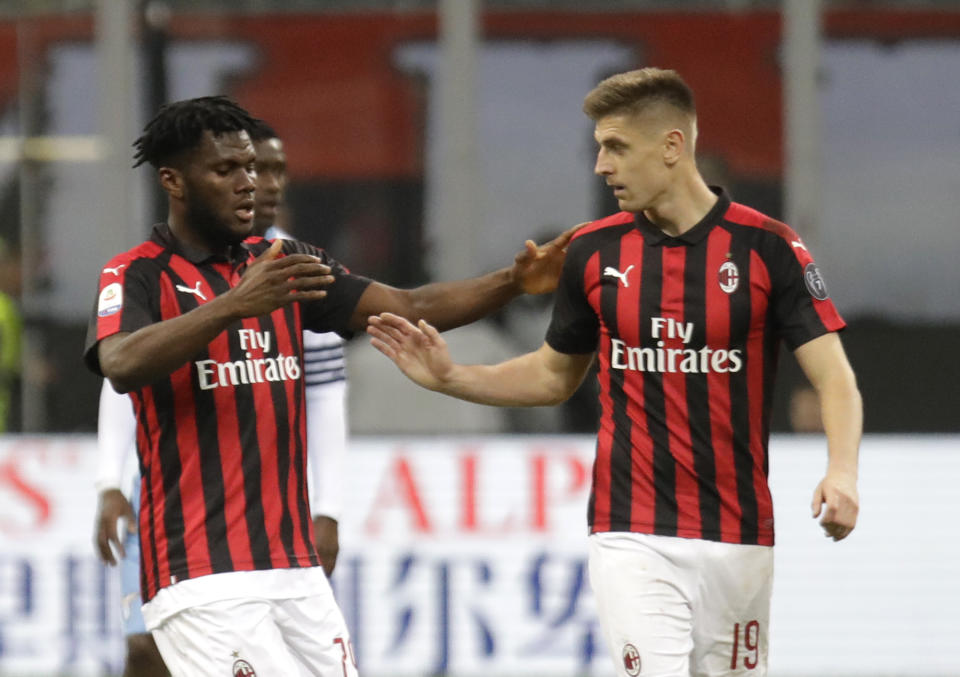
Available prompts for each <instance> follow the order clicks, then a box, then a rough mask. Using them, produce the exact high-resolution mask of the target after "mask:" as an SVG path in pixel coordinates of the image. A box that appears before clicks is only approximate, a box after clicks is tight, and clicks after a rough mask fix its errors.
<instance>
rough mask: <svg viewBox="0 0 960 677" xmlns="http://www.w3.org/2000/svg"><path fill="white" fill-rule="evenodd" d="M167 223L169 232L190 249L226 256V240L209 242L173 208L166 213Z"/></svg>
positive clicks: (228, 250) (227, 248)
mask: <svg viewBox="0 0 960 677" xmlns="http://www.w3.org/2000/svg"><path fill="white" fill-rule="evenodd" d="M167 225H168V226H169V227H170V232H171V233H172V234H173V236H174V237H175V238H176V239H177V240H178V241H179V242H181V243H182V244H185V245H187V246H188V247H190V248H191V249H195V250H197V251H200V252H206V253H207V254H210V255H213V256H218V255H219V256H227V255H228V254H229V252H230V244H229V243H226V242H210V241H209V240H208V238H205V237H203V235H202V234H201V233H200V231H199V230H198V229H196V228H194V227H192V226H191V225H189V224H188V223H187V219H186V218H185V217H183V216H181V215H179V214H176V213H174V211H173V210H171V211H170V213H169V214H168V215H167Z"/></svg>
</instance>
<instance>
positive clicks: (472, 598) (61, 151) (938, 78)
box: [0, 0, 960, 677]
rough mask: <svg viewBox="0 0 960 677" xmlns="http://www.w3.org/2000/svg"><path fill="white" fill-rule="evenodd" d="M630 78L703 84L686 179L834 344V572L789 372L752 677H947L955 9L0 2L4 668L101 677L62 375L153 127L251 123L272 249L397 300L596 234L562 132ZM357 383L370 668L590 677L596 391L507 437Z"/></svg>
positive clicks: (520, 319) (532, 335)
mask: <svg viewBox="0 0 960 677" xmlns="http://www.w3.org/2000/svg"><path fill="white" fill-rule="evenodd" d="M643 65H657V66H662V67H672V68H676V69H678V70H679V71H680V72H681V73H682V74H683V75H684V77H685V78H686V79H687V81H688V82H689V83H690V84H691V85H692V87H693V89H694V91H695V92H696V93H697V97H698V106H699V112H700V130H701V137H700V139H701V140H700V143H699V154H700V157H701V163H702V170H703V172H704V174H705V175H706V176H707V177H708V179H710V180H711V181H712V182H714V183H719V184H722V185H725V186H727V187H728V188H729V190H730V192H731V193H732V195H733V197H734V199H736V200H738V201H741V202H745V203H747V204H750V205H753V206H755V207H757V208H759V209H761V210H762V211H765V212H767V213H768V214H771V215H773V216H776V217H778V218H781V219H783V220H786V221H787V222H788V223H790V224H791V225H792V226H794V228H795V229H796V230H797V231H798V232H799V233H800V234H801V235H802V236H803V238H804V240H805V242H806V243H807V244H808V246H809V247H810V249H811V250H812V251H813V253H814V255H815V256H816V257H817V260H818V263H819V264H820V266H821V268H822V269H823V270H824V271H825V275H826V278H827V281H828V283H829V284H830V288H831V291H832V293H833V296H834V298H835V300H836V303H837V305H838V307H839V308H840V311H841V312H842V313H843V314H844V316H845V318H846V319H847V320H848V322H849V324H850V326H849V328H848V329H847V331H846V332H845V333H844V341H845V345H846V348H847V351H848V353H849V355H850V359H851V362H852V363H853V365H854V368H855V369H856V371H857V375H858V378H859V381H860V385H861V390H862V392H863V395H864V400H865V407H866V410H865V427H866V432H867V433H868V436H867V438H866V440H865V443H864V447H863V459H864V460H863V463H864V474H863V479H862V487H861V490H862V492H863V510H864V515H863V523H862V525H861V530H860V531H858V532H857V534H856V535H855V537H854V538H853V539H851V540H850V542H848V543H844V544H842V545H840V546H836V547H834V548H829V547H824V545H823V544H821V543H820V542H819V541H811V540H810V538H812V537H813V536H816V535H817V534H816V533H815V531H816V530H815V528H814V525H813V524H811V523H808V522H809V520H808V519H806V518H804V517H803V516H802V514H798V515H797V516H794V513H795V512H796V511H797V510H800V512H801V513H802V510H804V509H806V505H807V501H808V498H807V495H808V493H809V491H810V490H812V488H813V485H814V483H815V481H816V477H815V475H816V472H817V471H818V468H820V467H821V466H822V461H823V450H822V445H820V443H819V440H818V439H817V438H816V437H815V436H814V435H810V433H814V432H815V431H816V428H817V421H816V419H815V417H813V418H811V416H810V412H809V409H808V407H807V400H806V396H805V395H806V393H805V384H804V383H803V380H802V376H801V375H800V373H799V370H798V369H797V367H796V365H795V363H794V362H793V360H792V358H790V357H789V356H788V355H787V356H785V357H784V368H783V370H782V371H781V378H780V381H779V383H778V390H779V396H778V397H777V407H776V411H775V418H774V432H775V440H774V443H773V446H772V459H771V467H772V475H773V479H774V492H775V498H776V499H777V501H778V505H780V504H781V503H782V504H783V506H784V508H783V510H781V511H779V512H778V520H779V521H780V526H779V527H778V528H779V533H780V547H779V549H778V555H777V557H778V559H777V568H778V574H777V579H776V583H775V600H774V617H773V637H772V639H771V641H772V644H773V656H772V662H771V668H772V670H771V674H772V675H773V676H774V677H788V676H791V675H793V676H796V677H800V676H807V675H809V676H813V675H818V676H820V675H837V676H840V675H865V676H866V675H870V676H879V675H891V676H892V675H901V676H908V675H909V676H914V675H916V676H920V675H925V676H926V675H930V676H933V675H936V676H939V677H946V676H948V675H950V676H954V677H955V676H956V675H960V640H958V638H960V621H958V620H957V614H956V608H957V606H958V605H960V583H958V582H957V581H958V579H960V576H958V574H960V549H958V548H957V546H956V544H955V541H956V533H957V527H956V520H957V518H960V499H958V497H957V494H956V492H955V486H956V483H957V480H958V477H960V461H958V459H960V385H958V384H960V359H958V357H957V354H958V346H960V302H958V300H957V298H958V293H960V266H958V263H957V259H958V257H960V220H958V219H960V217H958V215H960V122H958V121H960V86H958V84H957V83H958V73H960V1H958V0H940V1H936V2H935V1H932V0H899V1H894V0H890V1H885V0H860V1H857V0H846V1H843V0H782V1H781V0H713V1H709V0H674V1H672V2H667V1H658V0H645V1H641V0H432V1H428V0H164V1H161V0H150V1H137V0H129V1H127V0H97V1H93V0H0V388H2V392H0V408H3V409H5V410H6V411H5V415H6V416H5V418H6V420H5V430H6V433H5V434H4V435H2V436H0V674H2V675H37V676H40V675H43V676H45V675H108V674H112V672H111V671H113V670H115V669H116V667H117V664H118V655H119V643H118V641H117V639H116V630H115V628H116V627H117V617H116V614H117V612H116V610H115V609H114V608H113V607H114V606H115V605H113V597H112V596H111V595H113V593H114V587H115V581H114V580H113V577H112V574H105V573H104V572H103V571H102V568H101V567H100V566H99V565H98V564H97V563H96V562H95V560H94V558H93V552H92V547H90V545H89V541H90V539H89V537H88V535H89V532H90V529H91V519H92V512H93V507H94V506H93V502H94V491H93V487H92V481H91V479H90V474H91V472H92V467H93V464H92V454H93V445H92V433H93V431H94V429H95V423H96V406H97V394H98V391H99V386H100V384H99V381H98V380H97V379H96V378H94V377H93V376H92V375H91V374H90V373H88V372H87V371H86V369H84V368H83V366H82V364H81V362H80V353H81V351H82V345H83V340H84V335H85V332H86V323H87V318H88V314H89V311H90V309H91V304H92V302H93V293H94V287H95V284H96V279H97V272H98V271H99V269H100V267H101V266H102V264H103V262H104V261H106V260H107V259H108V258H109V257H110V255H111V254H113V253H115V252H117V251H121V250H123V249H126V248H129V247H130V246H133V245H134V244H136V243H137V242H139V241H141V240H142V239H143V238H144V237H145V235H146V234H147V232H148V229H149V225H150V224H151V223H153V222H155V221H157V220H161V219H162V218H164V216H165V209H164V208H163V207H162V199H161V198H160V196H159V195H157V193H156V190H155V188H154V186H153V176H152V174H151V173H150V172H149V171H147V170H144V169H140V170H136V171H134V170H131V169H130V165H131V149H130V143H131V142H132V140H133V139H134V138H135V137H136V136H137V134H138V132H139V130H140V129H141V127H142V125H143V123H144V122H145V120H147V119H148V118H149V116H150V115H152V112H153V111H155V110H156V108H157V107H158V106H159V104H160V103H162V102H164V101H169V100H175V99H181V98H186V97H190V96H199V95H203V94H210V93H225V94H229V95H231V96H232V97H234V98H235V99H237V100H238V101H239V102H240V103H241V104H242V105H244V106H245V107H247V108H249V109H250V110H251V111H252V112H254V113H255V114H256V115H258V116H259V117H262V118H264V119H266V120H267V121H269V122H270V123H271V124H272V125H273V126H274V127H275V128H276V129H277V130H278V132H279V133H280V135H281V136H282V137H283V138H284V140H285V142H286V147H287V154H288V159H289V177H290V187H289V203H290V213H291V223H292V229H293V230H294V232H295V233H296V234H297V235H298V236H299V237H301V238H302V239H304V240H307V241H311V242H315V243H317V244H320V245H322V246H325V247H326V248H327V249H328V250H329V251H331V253H332V254H333V255H334V256H335V257H336V258H338V259H339V260H341V261H343V262H344V263H346V264H347V265H348V266H349V267H350V268H351V269H352V270H354V271H356V272H359V273H362V274H366V275H370V276H373V277H376V278H378V279H380V280H382V281H385V282H389V283H392V284H395V285H398V286H405V285H413V284H417V283H420V282H423V281H426V280H430V279H447V278H453V277H463V276H468V275H473V274H477V273H480V272H483V271H485V270H489V269H492V268H495V267H499V266H501V265H505V264H506V263H507V262H509V261H510V260H511V259H512V256H513V254H514V252H515V251H517V250H518V249H519V248H520V247H521V246H522V243H523V240H524V239H526V238H528V237H532V238H535V239H538V240H542V239H544V238H546V237H548V236H550V235H552V234H554V233H556V232H558V231H559V230H561V229H562V228H564V227H566V226H568V225H570V224H573V223H577V222H580V221H585V220H588V219H592V218H597V217H600V216H602V215H605V214H608V213H611V212H613V211H615V210H616V206H615V203H613V202H612V200H611V197H610V195H609V192H608V190H607V189H606V187H605V186H604V185H603V183H602V181H600V180H598V179H596V178H595V177H594V176H593V174H592V167H593V140H592V124H591V123H590V121H589V120H587V118H586V117H585V116H584V115H583V114H582V113H581V111H580V105H581V101H582V98H583V95H584V94H585V93H586V92H587V91H588V90H589V89H590V88H591V87H592V86H593V84H595V82H596V81H598V80H599V79H600V78H602V77H604V76H606V75H608V74H611V73H613V72H617V71H620V70H626V69H630V68H635V67H640V66H643ZM548 318H549V300H548V299H547V300H537V299H520V300H518V301H516V302H514V303H513V304H512V305H511V306H510V307H509V308H507V309H506V310H505V311H503V312H502V313H500V314H499V315H497V316H496V317H493V318H491V319H490V320H488V321H485V322H482V323H478V324H477V325H474V326H472V327H470V328H465V329H462V330H458V331H457V332H454V333H453V334H452V335H451V344H452V345H453V349H454V352H455V354H456V355H457V356H458V357H461V358H463V359H465V360H470V361H491V360H498V359H501V358H503V357H505V356H507V355H513V354H516V353H517V352H520V351H525V350H530V349H533V348H535V347H536V346H537V345H539V343H540V341H541V340H542V337H543V331H544V329H545V325H546V322H547V320H548ZM348 359H349V364H348V367H349V370H350V379H351V383H352V385H351V390H350V392H351V399H350V407H351V412H350V413H351V426H352V430H353V435H354V440H355V452H356V456H355V458H356V459H359V460H358V461H357V464H356V465H357V466H359V464H360V463H361V462H362V463H363V464H364V466H365V468H364V473H363V476H360V475H361V473H359V472H352V473H351V474H350V477H349V478H347V479H346V480H345V481H346V482H347V486H348V487H349V489H350V491H351V492H352V498H353V500H352V502H351V501H348V506H350V507H348V510H350V511H351V514H350V515H349V516H345V518H344V521H343V524H342V526H341V534H342V538H343V543H344V549H343V551H342V555H341V557H342V560H341V562H342V564H341V565H340V566H339V570H338V572H337V575H336V586H337V589H338V593H339V594H340V595H341V601H342V603H343V605H344V608H345V611H346V613H347V614H348V616H349V617H350V621H351V624H352V625H353V632H354V634H355V638H356V640H357V644H358V646H357V648H358V653H359V655H360V660H361V669H362V672H363V674H365V675H367V677H387V676H390V677H400V676H407V675H409V676H411V677H413V676H415V675H450V677H468V676H473V675H486V676H494V677H496V676H501V677H509V676H511V675H546V674H551V675H570V676H573V675H578V676H579V675H606V674H610V669H609V665H608V661H609V659H608V658H607V657H606V655H605V651H604V649H603V647H602V646H600V644H599V638H598V636H597V635H596V627H595V619H594V617H593V615H592V607H591V606H590V600H589V593H588V592H587V591H586V590H585V588H584V587H583V586H584V585H585V582H584V580H583V557H584V554H585V545H584V542H583V541H582V531H583V529H582V526H583V524H584V519H583V505H584V501H585V493H584V489H585V484H584V476H583V473H584V472H588V471H589V460H590V437H589V432H590V431H591V430H592V429H593V425H594V417H595V414H594V412H593V404H592V400H593V393H592V391H591V389H592V384H586V385H585V386H584V388H583V389H582V392H580V393H578V395H577V397H575V398H574V399H573V400H572V401H571V403H569V404H567V405H565V406H563V407H560V408H557V409H556V410H544V411H525V410H502V411H501V410H493V409H485V408H480V407H475V406H473V405H461V404H459V403H455V402H453V401H452V400H445V399H443V398H440V397H438V396H434V395H431V394H429V393H426V392H424V391H419V390H416V389H414V388H413V387H412V386H410V385H408V384H406V383H405V382H404V381H403V380H402V377H400V376H399V375H398V374H397V373H396V372H395V370H394V369H393V368H392V367H391V366H390V365H389V364H387V363H386V361H385V360H384V359H382V358H381V357H380V356H379V355H377V354H375V353H374V352H373V351H372V350H371V349H370V348H369V346H367V345H366V344H365V342H364V341H363V340H362V338H361V339H359V340H355V341H353V342H352V343H351V345H350V347H349V356H348ZM518 459H519V460H518ZM370 468H375V469H376V471H375V472H369V469H370ZM794 470H795V471H796V472H795V473H794V472H793V471H794ZM354 507H355V508H356V509H355V510H354ZM514 508H516V510H514ZM433 511H435V514H434V512H433ZM950 534H954V536H951V535H950ZM500 546H502V547H500ZM508 546H509V547H508ZM794 584H795V585H794ZM114 596H115V595H114ZM511 604H513V605H516V610H515V612H505V609H508V608H509V607H510V605H511Z"/></svg>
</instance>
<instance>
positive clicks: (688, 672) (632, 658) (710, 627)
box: [590, 532, 773, 677]
mask: <svg viewBox="0 0 960 677" xmlns="http://www.w3.org/2000/svg"><path fill="white" fill-rule="evenodd" d="M772 582H773V548H770V547H767V546H761V545H739V544H733V543H717V542H714V541H704V540H698V539H689V538H674V537H670V536H652V535H649V534H635V533H627V532H608V533H599V534H593V535H592V536H590V584H591V586H592V587H593V591H594V595H595V597H596V600H597V612H598V615H599V618H600V625H601V627H602V629H603V634H604V638H605V639H606V642H607V646H608V648H609V649H610V652H611V654H612V656H613V660H614V663H615V665H616V674H617V675H618V677H636V676H637V675H642V677H658V676H660V677H687V676H693V677H720V676H724V677H728V676H731V675H744V676H747V677H763V676H764V675H766V674H767V650H768V642H767V637H768V622H769V618H770V591H771V586H772Z"/></svg>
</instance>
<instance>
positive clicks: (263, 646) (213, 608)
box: [152, 585, 358, 677]
mask: <svg viewBox="0 0 960 677" xmlns="http://www.w3.org/2000/svg"><path fill="white" fill-rule="evenodd" d="M152 632H153V637H154V639H155V640H156V642H157V647H158V648H159V649H160V654H161V655H162V656H163V660H164V662H165V663H166V664H167V667H168V668H169V670H170V674H171V675H172V676H173V677H197V676H198V675H210V676H211V677H215V676H217V675H223V677H257V676H259V677H271V676H272V675H283V676H284V677H308V676H309V677H357V675H358V673H357V666H356V659H355V657H354V654H353V646H352V644H351V643H350V633H349V632H348V631H347V625H346V623H345V622H344V619H343V615H342V614H341V613H340V608H339V607H338V606H337V604H336V602H335V601H334V598H333V591H332V590H331V589H330V586H329V585H326V587H325V589H320V590H319V591H318V590H316V589H314V590H312V591H311V593H310V594H309V596H306V597H297V598H289V599H264V598H256V597H244V598H238V599H223V600H215V601H210V602H206V603H203V604H198V605H196V606H192V607H189V608H186V609H182V610H180V611H178V612H177V613H175V614H173V615H172V616H169V617H167V618H165V619H164V620H163V621H161V622H160V624H159V625H158V626H156V627H154V628H153V629H152Z"/></svg>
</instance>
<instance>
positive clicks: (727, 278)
mask: <svg viewBox="0 0 960 677" xmlns="http://www.w3.org/2000/svg"><path fill="white" fill-rule="evenodd" d="M717 280H718V281H719V282H720V289H722V290H723V291H725V292H726V293H728V294H732V293H733V292H735V291H736V290H737V285H738V284H739V283H740V270H739V269H738V268H737V264H736V263H734V262H733V261H724V262H723V263H722V264H720V270H718V271H717Z"/></svg>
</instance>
